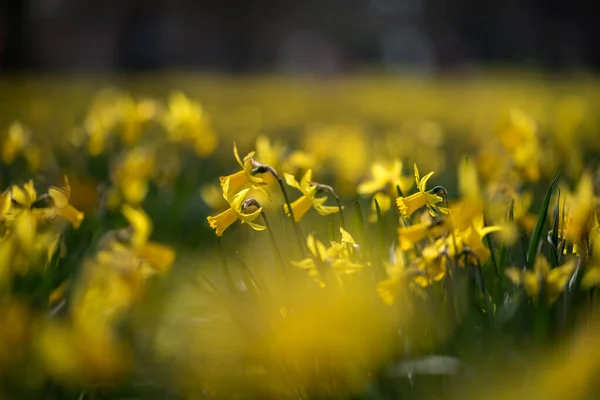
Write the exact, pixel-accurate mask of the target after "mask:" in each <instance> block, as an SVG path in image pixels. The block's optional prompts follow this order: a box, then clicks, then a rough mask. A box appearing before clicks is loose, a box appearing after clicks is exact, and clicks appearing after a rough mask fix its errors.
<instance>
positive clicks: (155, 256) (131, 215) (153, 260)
mask: <svg viewBox="0 0 600 400" xmlns="http://www.w3.org/2000/svg"><path fill="white" fill-rule="evenodd" d="M121 212H122V213H123V215H124V216H125V218H126V219H127V221H128V222H129V224H130V225H131V227H132V228H133V232H132V235H131V238H130V243H131V246H132V248H133V251H134V253H135V255H136V256H137V257H139V258H140V259H142V260H144V261H145V262H147V263H148V264H149V265H150V267H151V268H152V270H153V271H156V272H159V273H164V272H166V271H168V270H169V269H170V268H171V265H172V264H173V261H174V260H175V252H174V251H173V249H171V248H170V247H168V246H164V245H162V244H159V243H155V242H152V241H150V240H148V239H149V238H150V234H151V233H152V220H150V218H149V217H148V215H147V214H146V213H145V212H144V211H143V210H142V209H140V208H134V207H131V206H130V205H127V204H124V205H123V207H122V208H121Z"/></svg>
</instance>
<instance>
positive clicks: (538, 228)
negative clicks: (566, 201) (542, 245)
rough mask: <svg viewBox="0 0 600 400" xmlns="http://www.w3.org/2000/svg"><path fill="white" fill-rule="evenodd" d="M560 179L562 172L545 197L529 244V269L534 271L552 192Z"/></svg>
mask: <svg viewBox="0 0 600 400" xmlns="http://www.w3.org/2000/svg"><path fill="white" fill-rule="evenodd" d="M559 178H560V172H559V173H558V174H557V175H556V177H555V178H554V180H553V181H552V183H551V184H550V187H549V188H548V191H547V192H546V197H544V203H543V204H542V209H541V210H540V215H539V216H538V220H537V223H536V224H535V230H534V231H533V236H531V242H530V243H529V251H528V252H527V269H529V270H532V269H533V266H534V265H535V257H536V256H537V251H538V244H539V242H540V237H541V236H542V229H544V225H545V223H546V215H547V214H548V207H549V205H550V198H551V197H552V192H553V191H554V187H555V186H556V184H557V183H558V179H559Z"/></svg>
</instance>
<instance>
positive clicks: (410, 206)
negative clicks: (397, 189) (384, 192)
mask: <svg viewBox="0 0 600 400" xmlns="http://www.w3.org/2000/svg"><path fill="white" fill-rule="evenodd" d="M414 167H415V181H416V182H417V188H418V189H419V191H418V192H417V193H414V194H411V195H410V196H407V197H402V196H400V197H398V198H397V199H396V204H397V205H398V208H399V209H400V213H401V214H402V216H404V217H406V218H408V217H410V216H411V215H412V214H413V213H414V212H415V211H417V210H418V209H419V208H421V207H424V206H427V208H428V209H429V212H430V214H431V215H433V216H436V215H437V214H438V211H440V212H444V209H443V208H440V207H437V206H436V204H437V203H439V202H441V201H442V200H443V199H442V198H441V197H440V196H438V195H436V194H432V193H427V192H426V186H427V181H428V180H429V178H431V176H432V175H433V172H430V173H428V174H427V175H425V176H424V177H423V178H422V179H421V178H420V177H419V169H418V168H417V164H415V165H414Z"/></svg>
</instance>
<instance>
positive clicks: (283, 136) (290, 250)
mask: <svg viewBox="0 0 600 400" xmlns="http://www.w3.org/2000/svg"><path fill="white" fill-rule="evenodd" d="M598 89H599V81H598V80H597V79H595V78H593V77H579V78H573V77H571V78H568V79H567V78H565V77H560V79H559V77H543V76H540V75H532V74H523V73H520V74H515V73H512V74H487V75H478V76H470V77H464V76H463V77H460V76H454V77H445V78H438V79H427V80H425V79H416V78H415V77H369V76H357V77H345V78H336V79H314V78H313V79H309V78H301V77H296V78H291V77H287V78H283V77H253V78H250V77H247V78H230V77H223V76H212V77H211V76H194V75H187V76H186V75H183V74H172V75H154V76H137V77H133V76H128V77H95V78H92V77H69V78H67V77H43V78H40V77H27V78H25V77H24V78H15V79H11V80H5V81H0V94H1V95H0V96H1V97H2V99H3V100H4V101H3V111H2V112H1V113H0V127H4V128H3V135H2V136H1V137H0V140H1V150H2V154H1V156H2V157H1V162H0V184H1V188H0V189H2V190H3V194H2V196H1V198H0V199H1V202H0V204H1V205H2V207H1V209H2V212H1V221H2V228H3V237H2V241H1V242H0V326H2V329H1V330H0V376H1V378H0V394H1V395H3V396H4V397H7V398H102V399H104V398H107V399H111V398H132V397H133V398H224V399H231V398H357V399H359V398H364V399H392V398H448V399H453V398H461V399H462V398H473V399H482V398H483V399H487V398H489V399H496V398H498V399H499V398H528V399H554V398H556V399H558V398H572V399H588V398H589V399H592V398H594V393H595V391H596V389H597V388H596V383H595V380H594V379H593V377H594V375H595V374H596V373H597V372H598V370H599V366H598V364H597V363H598V362H599V361H600V355H598V354H596V351H595V350H593V349H594V348H596V347H598V346H597V340H598V339H597V337H598V329H600V327H599V326H598V321H597V318H596V317H595V309H594V306H595V304H596V303H597V300H596V298H595V297H596V296H594V291H595V286H596V285H597V284H598V282H600V263H599V260H600V258H599V257H600V255H599V254H598V253H599V252H600V249H599V248H598V245H599V244H600V242H599V239H598V217H597V214H598V213H597V209H598V205H599V203H598V192H599V191H600V187H599V186H600V183H599V182H600V180H599V174H598V154H600V153H599V151H600V133H599V132H600V126H599V122H600V118H598V115H600V114H599V113H598V111H599V104H600V103H599V102H598V100H600V90H598ZM232 149H233V150H234V152H233V154H232ZM430 171H431V172H430ZM433 171H435V174H433V175H432V173H433ZM228 174H230V175H228ZM219 177H220V178H219ZM313 208H314V210H312V209H313ZM238 220H240V221H241V222H242V223H241V224H239V223H237V221H238Z"/></svg>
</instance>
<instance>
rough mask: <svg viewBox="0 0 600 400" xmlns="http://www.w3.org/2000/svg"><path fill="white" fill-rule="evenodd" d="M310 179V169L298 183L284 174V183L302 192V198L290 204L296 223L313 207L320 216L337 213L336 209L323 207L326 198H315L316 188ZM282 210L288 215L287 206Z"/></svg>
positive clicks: (291, 176) (337, 209)
mask: <svg viewBox="0 0 600 400" xmlns="http://www.w3.org/2000/svg"><path fill="white" fill-rule="evenodd" d="M311 179H312V170H310V169H309V170H308V171H306V173H305V174H304V176H303V177H302V179H301V180H300V183H298V181H297V180H296V178H294V176H293V175H290V174H285V181H286V182H287V184H288V185H290V186H291V187H294V188H296V189H298V190H300V191H301V192H302V196H301V197H300V198H299V199H297V200H296V201H294V202H293V203H292V204H291V205H292V212H293V213H294V219H295V221H296V222H298V221H300V220H301V219H302V217H303V216H304V214H306V213H307V212H308V210H310V209H311V207H314V209H315V210H317V212H318V213H319V214H320V215H329V214H333V213H336V212H338V211H339V208H338V207H333V206H325V205H323V204H324V203H325V202H326V201H327V196H324V197H315V196H316V194H317V186H315V185H313V184H312V182H311ZM284 209H285V212H286V213H287V214H288V215H290V212H289V210H288V207H287V204H286V205H284Z"/></svg>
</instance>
